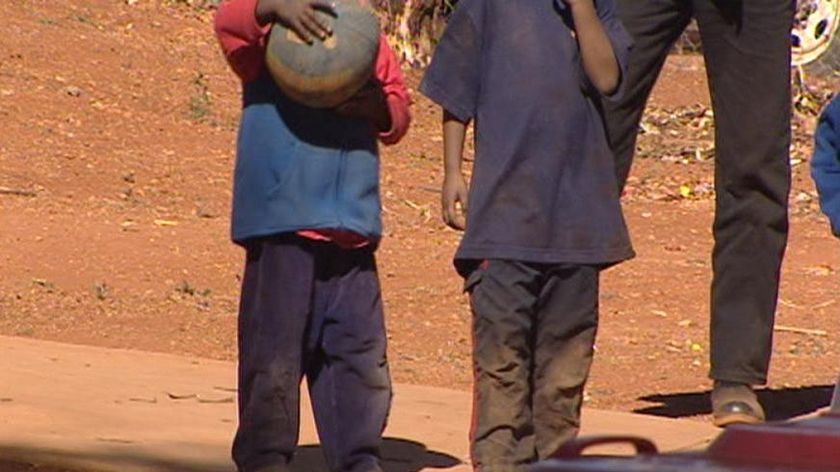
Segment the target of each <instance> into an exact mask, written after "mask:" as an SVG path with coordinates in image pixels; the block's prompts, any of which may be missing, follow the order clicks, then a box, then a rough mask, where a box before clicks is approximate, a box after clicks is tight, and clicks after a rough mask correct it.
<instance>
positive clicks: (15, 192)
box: [0, 187, 38, 197]
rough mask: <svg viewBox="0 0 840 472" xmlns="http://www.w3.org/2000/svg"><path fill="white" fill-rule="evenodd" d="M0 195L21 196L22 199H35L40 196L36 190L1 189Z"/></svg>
mask: <svg viewBox="0 0 840 472" xmlns="http://www.w3.org/2000/svg"><path fill="white" fill-rule="evenodd" d="M0 195H20V196H22V197H34V196H37V195H38V194H37V193H36V192H35V191H34V190H26V189H22V188H11V187H0Z"/></svg>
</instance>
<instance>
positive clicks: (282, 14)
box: [256, 0, 335, 44]
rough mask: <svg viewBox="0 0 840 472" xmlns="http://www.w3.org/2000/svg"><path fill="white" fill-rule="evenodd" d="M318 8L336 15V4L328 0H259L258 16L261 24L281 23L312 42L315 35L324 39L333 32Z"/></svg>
mask: <svg viewBox="0 0 840 472" xmlns="http://www.w3.org/2000/svg"><path fill="white" fill-rule="evenodd" d="M318 10H320V11H322V12H325V13H329V14H331V15H333V16H335V7H334V5H333V4H332V3H331V2H329V1H326V0H259V1H258V2H257V10H256V16H257V21H258V22H259V23H260V24H268V23H271V22H276V23H280V24H281V25H283V26H285V27H287V28H289V29H291V30H292V31H294V32H295V33H296V34H297V35H298V36H299V37H300V39H302V40H303V41H305V42H307V43H310V44H311V43H312V38H313V37H316V38H318V39H320V40H324V39H326V38H327V37H328V36H330V35H331V34H332V30H331V29H330V26H329V25H328V24H327V23H326V22H325V21H324V20H323V19H322V18H319V17H318V14H317V13H316V11H318Z"/></svg>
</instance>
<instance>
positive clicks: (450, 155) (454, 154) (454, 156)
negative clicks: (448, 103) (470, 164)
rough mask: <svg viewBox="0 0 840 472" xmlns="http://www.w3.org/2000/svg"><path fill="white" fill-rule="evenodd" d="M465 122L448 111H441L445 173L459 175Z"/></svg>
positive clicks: (465, 129) (465, 130)
mask: <svg viewBox="0 0 840 472" xmlns="http://www.w3.org/2000/svg"><path fill="white" fill-rule="evenodd" d="M466 135H467V123H466V122H463V121H460V120H459V119H458V118H456V117H455V116H453V115H452V114H451V113H449V112H448V111H446V110H444V112H443V169H444V172H445V173H446V175H461V160H462V158H463V155H464V139H465V137H466Z"/></svg>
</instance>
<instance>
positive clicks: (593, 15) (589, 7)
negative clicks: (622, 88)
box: [565, 0, 621, 95]
mask: <svg viewBox="0 0 840 472" xmlns="http://www.w3.org/2000/svg"><path fill="white" fill-rule="evenodd" d="M565 2H566V4H567V5H569V8H571V10H572V18H573V19H574V22H575V33H576V34H577V40H578V44H579V46H580V55H581V58H582V60H583V70H584V71H585V72H586V76H587V77H589V81H590V82H591V83H592V85H594V86H595V88H597V89H598V91H599V92H601V93H602V94H604V95H610V94H612V93H613V92H615V90H616V89H617V88H618V84H619V81H620V80H621V72H620V71H619V68H618V61H617V60H616V58H615V52H614V51H613V47H612V43H611V42H610V39H609V37H608V36H607V33H606V31H605V30H604V26H603V25H602V24H601V20H600V19H599V18H598V11H597V10H596V8H595V3H594V0H565Z"/></svg>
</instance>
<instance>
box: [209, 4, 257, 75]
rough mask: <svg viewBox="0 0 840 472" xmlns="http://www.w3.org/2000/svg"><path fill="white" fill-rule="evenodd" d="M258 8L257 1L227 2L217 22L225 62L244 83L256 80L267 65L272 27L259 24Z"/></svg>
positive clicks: (216, 26) (217, 31)
mask: <svg viewBox="0 0 840 472" xmlns="http://www.w3.org/2000/svg"><path fill="white" fill-rule="evenodd" d="M256 8H257V0H226V1H225V2H224V3H222V5H221V6H219V10H218V11H217V12H216V17H215V20H214V29H215V30H216V36H217V37H218V38H219V43H220V44H221V46H222V52H223V53H224V54H225V59H227V61H228V63H229V64H230V66H231V68H233V71H234V72H236V75H238V76H239V78H240V79H242V81H243V82H249V81H251V80H254V79H256V78H257V76H259V74H260V72H261V71H262V68H263V67H264V64H265V57H264V56H265V38H266V35H267V34H268V31H269V29H270V25H265V26H260V25H259V23H257V17H256V14H255V11H256Z"/></svg>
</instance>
